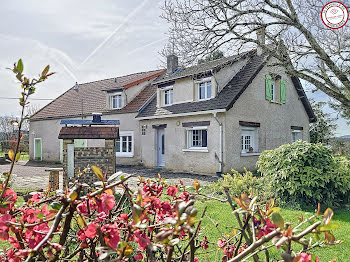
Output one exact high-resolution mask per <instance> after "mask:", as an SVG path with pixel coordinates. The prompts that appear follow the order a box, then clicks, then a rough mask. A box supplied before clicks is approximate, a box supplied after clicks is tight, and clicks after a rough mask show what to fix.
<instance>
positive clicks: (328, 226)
mask: <svg viewBox="0 0 350 262" xmlns="http://www.w3.org/2000/svg"><path fill="white" fill-rule="evenodd" d="M339 227H340V225H339V224H336V223H329V224H326V225H322V226H320V227H319V230H320V231H321V232H323V231H329V230H333V229H337V228H339Z"/></svg>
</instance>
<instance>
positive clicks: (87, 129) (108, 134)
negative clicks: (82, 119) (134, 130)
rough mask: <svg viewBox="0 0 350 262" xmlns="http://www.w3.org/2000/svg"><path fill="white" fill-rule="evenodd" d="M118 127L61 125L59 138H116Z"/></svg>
mask: <svg viewBox="0 0 350 262" xmlns="http://www.w3.org/2000/svg"><path fill="white" fill-rule="evenodd" d="M118 130H119V129H118V127H109V126H103V127H102V126H70V127H62V128H61V131H60V134H59V135H58V138H59V139H79V138H83V139H116V138H118V137H119V133H118Z"/></svg>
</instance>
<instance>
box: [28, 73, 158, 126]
mask: <svg viewBox="0 0 350 262" xmlns="http://www.w3.org/2000/svg"><path fill="white" fill-rule="evenodd" d="M163 72H164V69H162V70H153V71H148V72H141V73H135V74H131V75H126V76H121V77H116V78H109V79H104V80H99V81H94V82H89V83H83V84H79V87H78V90H74V89H73V87H72V88H70V89H69V90H68V91H66V92H65V93H63V94H62V95H61V96H59V97H58V98H56V99H55V100H53V101H52V102H50V103H49V104H48V105H46V106H45V107H43V108H42V109H41V110H39V111H38V112H37V113H36V114H34V115H33V116H32V117H31V120H41V119H56V118H65V117H76V116H81V115H91V114H92V113H94V112H104V111H106V93H105V91H106V90H113V89H116V88H122V87H123V88H125V87H130V86H132V85H136V84H139V83H141V82H144V81H147V80H150V79H152V78H155V77H157V76H159V75H161V74H162V73H163ZM148 87H149V86H148ZM148 87H146V88H148ZM146 88H145V89H144V90H146ZM146 97H147V96H146ZM140 98H142V97H138V98H137V97H136V98H135V99H138V100H140ZM147 99H148V98H147ZM147 99H146V100H147ZM144 102H145V101H141V100H140V101H137V102H136V101H135V102H134V103H133V101H131V102H130V103H129V104H132V106H129V107H128V106H126V107H125V112H129V111H130V110H134V111H137V110H138V108H137V109H136V107H137V105H139V104H141V106H142V104H143V103H144ZM122 111H123V109H122V110H120V112H122ZM123 112H124V111H123Z"/></svg>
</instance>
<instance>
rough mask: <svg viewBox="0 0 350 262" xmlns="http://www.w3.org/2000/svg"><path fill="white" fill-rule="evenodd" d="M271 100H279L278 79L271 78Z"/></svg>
mask: <svg viewBox="0 0 350 262" xmlns="http://www.w3.org/2000/svg"><path fill="white" fill-rule="evenodd" d="M271 101H277V98H276V79H272V80H271Z"/></svg>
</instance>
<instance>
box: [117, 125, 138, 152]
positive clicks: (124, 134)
mask: <svg viewBox="0 0 350 262" xmlns="http://www.w3.org/2000/svg"><path fill="white" fill-rule="evenodd" d="M129 136H131V151H130V152H122V148H123V145H122V143H123V142H122V141H121V140H122V139H121V137H127V140H126V143H127V148H128V143H129V142H130V141H129V140H128V137H129ZM134 138H135V137H134V131H119V152H117V145H116V144H117V139H116V140H115V155H116V157H134V145H135V140H134Z"/></svg>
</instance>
